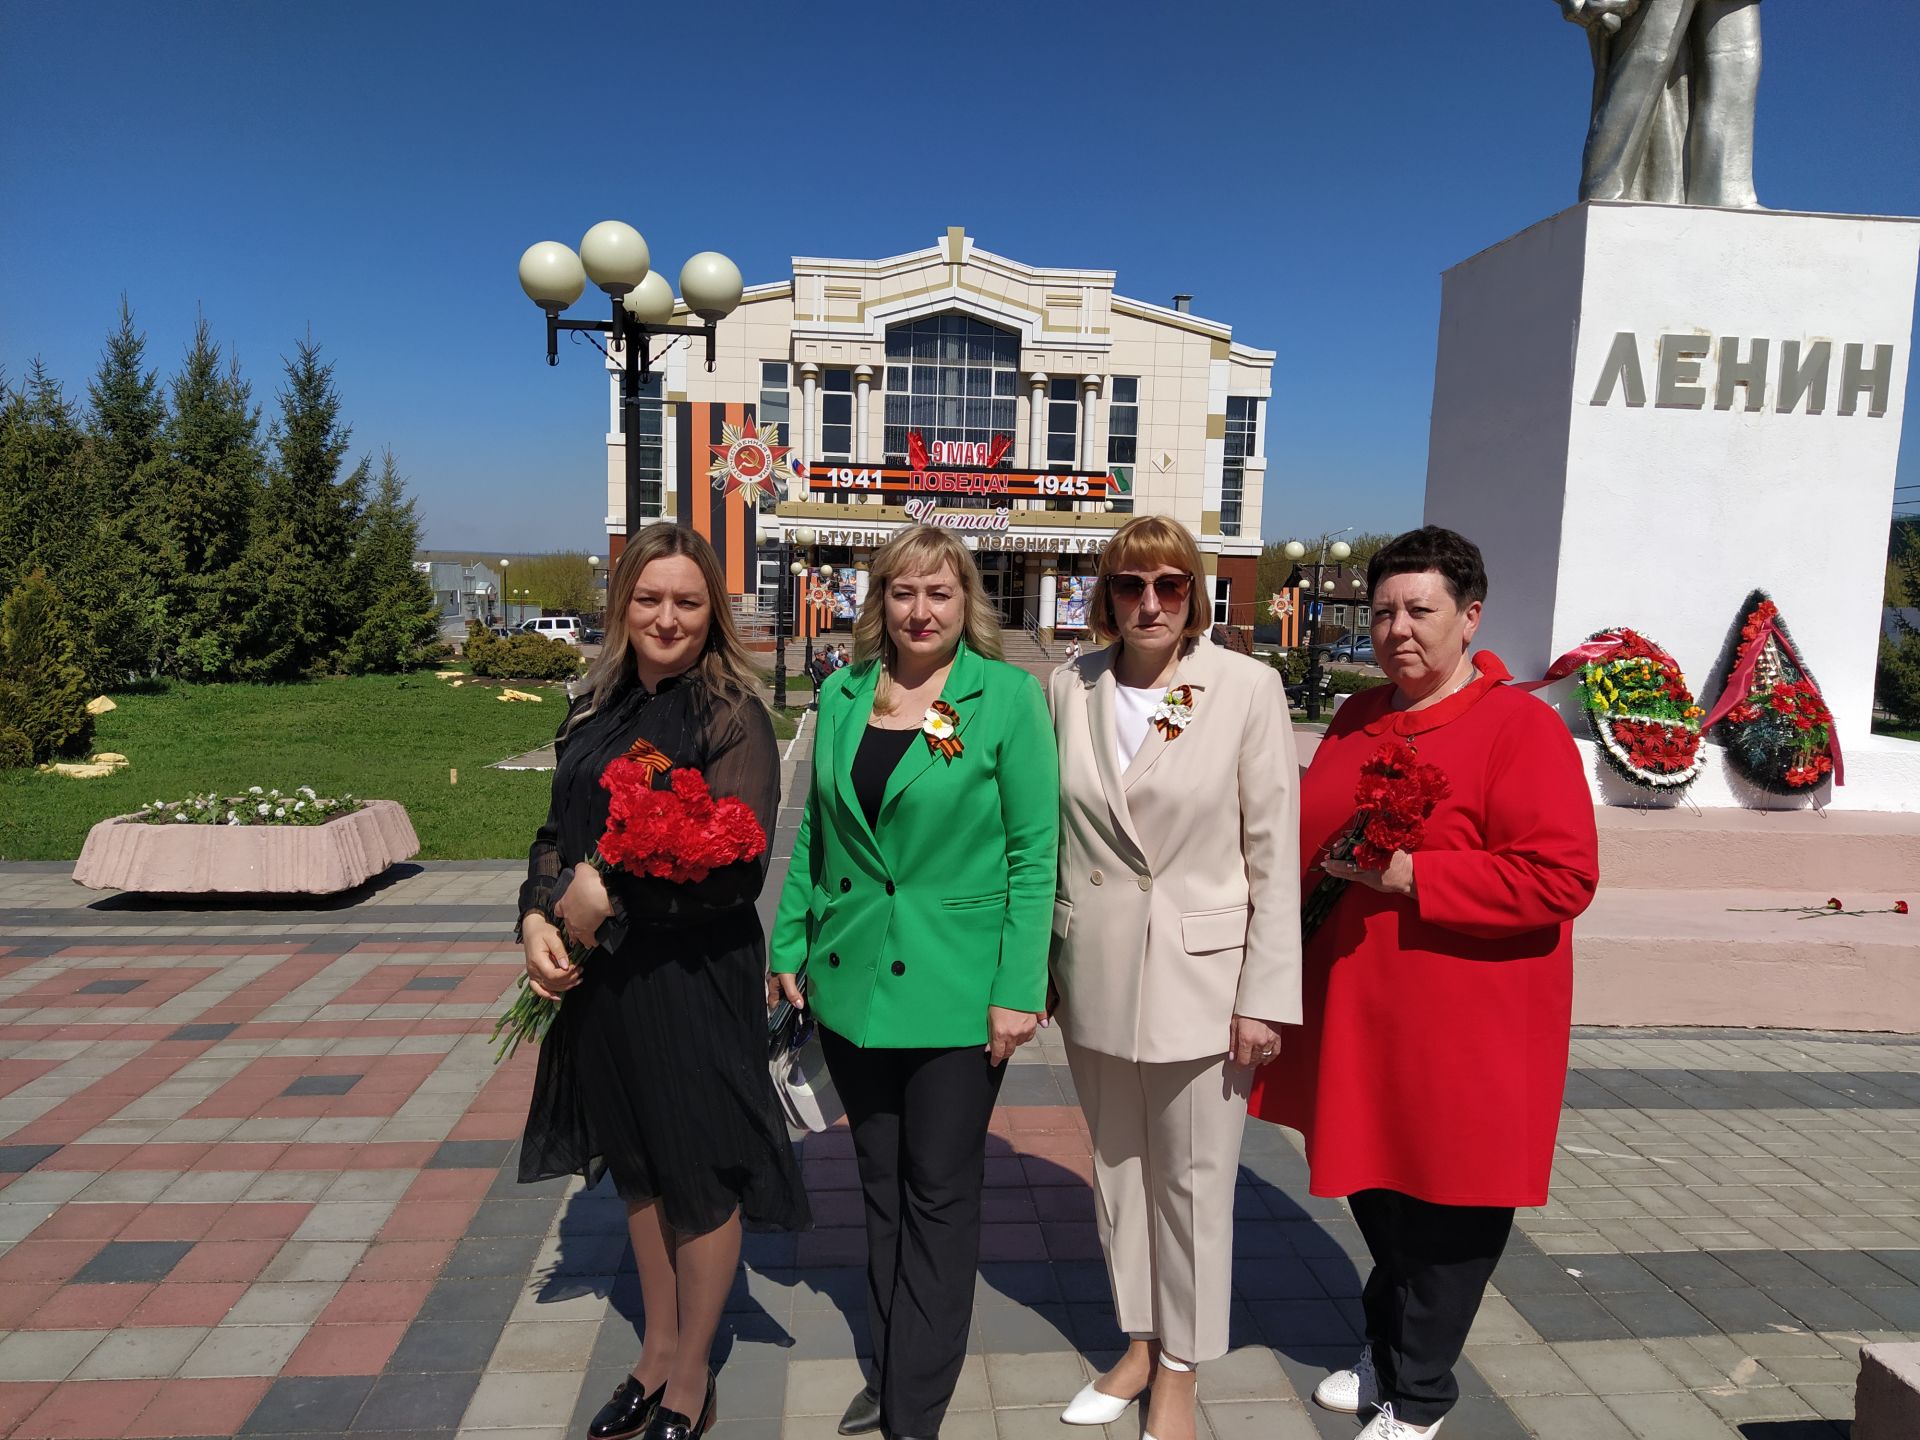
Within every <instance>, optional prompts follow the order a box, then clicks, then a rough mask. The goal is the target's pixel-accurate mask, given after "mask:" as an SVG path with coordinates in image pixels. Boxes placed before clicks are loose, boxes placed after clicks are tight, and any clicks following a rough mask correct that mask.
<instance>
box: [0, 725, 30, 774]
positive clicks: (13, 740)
mask: <svg viewBox="0 0 1920 1440" xmlns="http://www.w3.org/2000/svg"><path fill="white" fill-rule="evenodd" d="M31 764H33V743H32V742H31V741H30V740H28V739H27V734H26V732H25V731H24V730H16V729H15V728H14V727H13V726H11V725H5V726H0V770H24V769H25V768H26V767H27V766H29V765H31Z"/></svg>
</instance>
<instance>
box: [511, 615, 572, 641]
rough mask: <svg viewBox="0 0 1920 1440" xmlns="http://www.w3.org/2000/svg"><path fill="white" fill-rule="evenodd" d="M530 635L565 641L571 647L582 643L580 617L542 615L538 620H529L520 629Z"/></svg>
mask: <svg viewBox="0 0 1920 1440" xmlns="http://www.w3.org/2000/svg"><path fill="white" fill-rule="evenodd" d="M520 628H521V629H522V630H524V631H526V632H527V634H529V635H544V636H545V637H546V638H547V639H549V640H564V641H566V642H567V644H569V645H578V644H579V643H580V617H579V616H577V615H542V616H541V617H540V618H539V619H538V620H529V621H527V622H526V623H525V624H523V625H522V626H521V627H520Z"/></svg>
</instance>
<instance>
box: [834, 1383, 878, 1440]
mask: <svg viewBox="0 0 1920 1440" xmlns="http://www.w3.org/2000/svg"><path fill="white" fill-rule="evenodd" d="M879 1428H880V1396H879V1395H878V1394H877V1393H876V1392H875V1391H874V1388H873V1387H872V1386H871V1385H869V1386H868V1387H867V1388H866V1389H864V1390H862V1391H861V1392H860V1393H859V1394H858V1395H856V1396H854V1397H853V1401H852V1403H851V1404H849V1405H848V1406H847V1413H846V1414H844V1415H842V1416H841V1417H840V1433H841V1434H842V1435H866V1434H869V1433H870V1432H872V1431H875V1430H878V1429H879Z"/></svg>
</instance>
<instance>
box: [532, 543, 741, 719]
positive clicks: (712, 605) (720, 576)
mask: <svg viewBox="0 0 1920 1440" xmlns="http://www.w3.org/2000/svg"><path fill="white" fill-rule="evenodd" d="M673 555H684V556H685V557H686V558H687V559H689V560H691V561H693V563H694V564H695V565H697V566H699V567H700V578H701V579H702V580H704V581H705V582H706V586H707V639H706V643H705V645H703V646H702V647H701V650H700V658H699V659H698V660H696V661H695V662H694V666H693V671H694V674H695V675H696V676H697V677H698V678H699V680H700V681H701V683H702V684H703V685H705V687H706V689H707V691H708V693H710V694H712V695H714V696H717V697H719V698H721V699H724V700H729V701H733V702H736V703H739V702H745V701H749V700H750V701H752V702H754V703H755V704H759V705H764V704H766V700H765V699H764V697H762V695H761V694H760V672H759V670H758V668H757V667H756V666H755V665H754V663H753V661H752V659H751V658H750V657H749V656H748V654H747V649H746V646H744V645H742V644H741V643H740V632H739V631H737V630H735V629H734V628H733V607H732V605H731V604H729V603H728V597H727V581H726V575H725V573H724V572H723V571H722V570H721V568H720V557H719V556H718V555H716V554H715V553H714V550H713V545H712V544H711V543H710V542H709V541H708V540H707V537H706V536H704V535H702V534H701V533H700V532H699V531H697V530H689V529H687V528H686V527H685V526H681V525H675V524H672V523H670V522H668V521H661V522H660V523H658V524H654V525H649V526H647V527H646V529H644V530H642V531H641V532H640V533H639V534H638V535H634V536H632V537H630V538H629V540H628V541H627V546H626V548H625V549H624V550H622V551H621V552H620V560H619V563H618V564H616V565H615V566H614V567H613V578H612V580H611V581H610V582H608V585H607V626H606V638H605V640H603V641H602V643H601V646H600V654H599V656H598V658H596V659H595V660H594V662H593V664H592V665H591V666H590V667H589V668H588V670H587V681H586V686H585V688H584V690H583V692H582V693H583V694H584V695H585V696H586V701H587V703H586V704H585V705H583V706H581V707H580V708H579V709H578V710H576V711H575V712H574V714H573V718H572V719H570V720H568V721H567V723H566V725H565V727H563V728H562V730H561V732H560V733H561V734H562V735H565V734H566V733H567V732H568V731H570V730H572V729H573V728H574V727H575V726H577V725H578V724H580V722H581V721H583V720H585V719H586V718H587V717H588V716H589V715H591V714H593V713H594V712H595V711H596V710H598V709H599V708H600V707H601V706H602V705H604V704H606V703H607V700H608V699H609V698H610V697H611V696H612V695H613V694H614V693H615V692H616V691H618V690H621V689H623V688H624V687H625V686H627V685H628V684H630V683H633V682H634V681H635V679H636V669H635V664H634V653H633V641H632V637H630V636H629V635H628V634H627V603H628V602H629V601H630V600H632V599H633V589H634V586H636V585H638V584H639V583H640V574H641V572H642V571H644V570H645V569H646V568H647V566H649V565H651V564H652V563H653V562H654V561H656V560H662V559H666V558H667V557H669V556H673Z"/></svg>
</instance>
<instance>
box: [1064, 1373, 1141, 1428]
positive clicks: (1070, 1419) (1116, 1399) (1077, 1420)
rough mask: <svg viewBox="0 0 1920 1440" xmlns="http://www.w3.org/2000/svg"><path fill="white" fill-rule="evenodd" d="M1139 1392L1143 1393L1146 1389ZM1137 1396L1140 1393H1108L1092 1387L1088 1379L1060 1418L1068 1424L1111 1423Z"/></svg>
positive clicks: (1138, 1396)
mask: <svg viewBox="0 0 1920 1440" xmlns="http://www.w3.org/2000/svg"><path fill="white" fill-rule="evenodd" d="M1140 1394H1141V1395H1144V1394H1146V1391H1144V1390H1143V1391H1141V1392H1140ZM1139 1398H1140V1395H1132V1396H1128V1395H1109V1394H1107V1392H1106V1391H1104V1390H1096V1389H1094V1388H1093V1382H1092V1381H1088V1382H1087V1384H1086V1385H1084V1386H1082V1387H1081V1390H1080V1393H1079V1394H1078V1395H1076V1396H1074V1397H1073V1400H1072V1402H1071V1403H1069V1404H1068V1406H1067V1408H1066V1409H1064V1410H1062V1411H1061V1412H1060V1418H1061V1420H1062V1421H1064V1422H1065V1423H1066V1424H1068V1425H1111V1424H1112V1423H1113V1422H1114V1421H1116V1420H1118V1419H1119V1418H1120V1417H1121V1416H1122V1415H1124V1414H1126V1413H1127V1407H1128V1406H1129V1405H1131V1404H1133V1402H1134V1401H1135V1400H1138V1399H1139Z"/></svg>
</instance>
